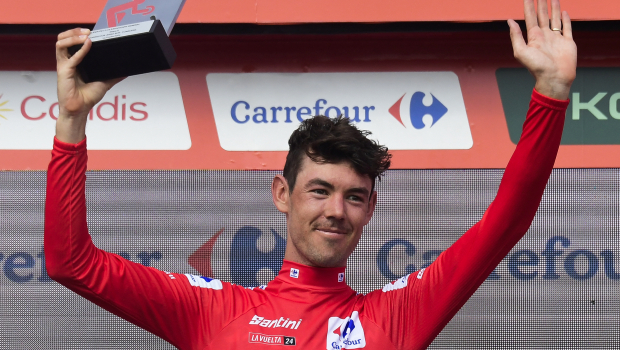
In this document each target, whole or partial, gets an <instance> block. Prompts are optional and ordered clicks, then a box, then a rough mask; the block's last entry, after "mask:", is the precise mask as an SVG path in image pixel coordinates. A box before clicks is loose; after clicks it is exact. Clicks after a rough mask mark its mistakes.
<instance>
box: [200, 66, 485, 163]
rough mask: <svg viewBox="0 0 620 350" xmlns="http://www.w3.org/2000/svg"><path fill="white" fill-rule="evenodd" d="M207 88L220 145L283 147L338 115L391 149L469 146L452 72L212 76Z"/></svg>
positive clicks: (231, 147)
mask: <svg viewBox="0 0 620 350" xmlns="http://www.w3.org/2000/svg"><path fill="white" fill-rule="evenodd" d="M207 85H208V88H209V94H210V98H211V104H212V107H213V115H214V118H215V124H216V127H217V132H218V135H219V140H220V144H221V146H222V148H224V149H225V150H228V151H286V150H288V138H289V137H290V135H291V133H292V132H293V131H294V130H295V129H296V128H297V127H298V126H299V123H301V122H302V121H304V120H305V119H308V118H310V117H312V116H314V115H319V114H322V115H326V116H329V117H336V116H338V115H343V116H345V117H347V118H349V119H350V120H351V121H352V122H354V123H355V124H356V125H357V126H358V127H359V128H360V129H362V130H369V131H371V132H372V136H371V137H372V138H374V139H376V140H378V141H379V142H380V143H382V144H385V145H386V146H388V148H390V149H392V150H416V149H420V150H422V149H469V148H471V147H472V146H473V139H472V136H471V131H470V128H469V121H468V119H467V113H466V111H465V103H464V101H463V95H462V93H461V87H460V85H459V81H458V77H457V76H456V74H454V73H452V72H387V73H379V72H377V73H301V74H292V73H250V74H248V73H243V74H236V73H212V74H208V75H207Z"/></svg>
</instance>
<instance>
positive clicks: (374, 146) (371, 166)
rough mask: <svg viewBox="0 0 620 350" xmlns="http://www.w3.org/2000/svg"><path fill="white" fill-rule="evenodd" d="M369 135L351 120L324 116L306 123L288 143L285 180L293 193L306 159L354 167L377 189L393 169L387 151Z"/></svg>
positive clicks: (304, 122)
mask: <svg viewBox="0 0 620 350" xmlns="http://www.w3.org/2000/svg"><path fill="white" fill-rule="evenodd" d="M370 134H371V132H370V131H365V130H359V129H358V128H357V127H356V126H355V125H353V124H351V123H350V121H349V118H346V117H343V116H339V117H337V118H328V117H325V116H322V115H319V116H315V117H312V118H310V119H306V120H304V121H303V122H302V123H301V125H300V126H299V128H297V130H295V131H294V132H293V134H292V135H291V137H290V139H289V140H288V145H289V152H288V155H287V156H286V163H285V164H284V173H283V175H284V178H285V179H286V181H287V182H288V184H289V191H291V192H292V191H293V188H294V187H295V181H296V180H297V174H298V173H299V171H300V170H301V164H302V161H303V156H304V155H307V156H308V157H309V158H310V159H311V160H312V161H314V162H317V163H331V164H336V163H341V162H346V163H349V164H351V166H352V167H353V169H355V171H356V172H357V173H358V174H361V175H367V176H368V177H369V178H370V180H371V181H372V189H373V190H374V187H375V179H377V178H379V180H380V179H381V175H382V174H383V173H384V172H385V171H386V170H387V169H388V168H389V167H390V159H391V158H392V155H391V154H390V153H388V149H387V147H385V146H383V145H379V144H378V143H377V142H376V141H374V140H370V139H368V137H367V136H368V135H370Z"/></svg>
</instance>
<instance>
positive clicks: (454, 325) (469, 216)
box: [0, 102, 620, 349]
mask: <svg viewBox="0 0 620 350" xmlns="http://www.w3.org/2000/svg"><path fill="white" fill-rule="evenodd" d="M248 103H249V102H248ZM275 174H277V172H275V171H96V172H88V173H87V203H88V222H89V227H90V232H91V234H92V237H93V240H94V242H95V244H96V245H97V246H99V247H100V248H102V249H105V250H107V251H110V252H113V253H117V254H119V255H121V256H123V257H125V258H126V259H129V260H132V261H135V262H138V263H141V264H143V265H146V266H153V267H155V268H158V269H161V270H166V271H174V272H180V273H191V274H198V275H204V276H209V277H215V278H218V279H221V280H225V281H230V282H232V283H235V284H239V285H242V286H246V287H254V286H258V285H261V284H265V283H267V282H268V281H269V280H271V279H272V278H273V277H274V276H275V274H276V273H277V271H278V270H279V268H280V265H281V261H282V258H283V255H284V247H285V242H286V222H285V218H284V215H283V214H281V213H279V212H278V211H277V210H276V209H275V207H274V206H273V204H272V202H271V194H270V192H269V188H270V184H271V180H272V178H273V176H274V175H275ZM501 176H502V171H501V170H480V169H477V170H391V171H388V173H387V175H386V177H385V178H384V179H383V181H381V182H380V183H378V186H377V190H378V194H379V197H378V198H379V203H378V205H377V209H376V212H375V215H374V217H373V219H372V220H371V222H370V224H369V225H368V226H367V227H366V228H365V231H364V234H363V236H362V240H361V242H360V244H359V246H358V247H357V249H356V251H355V252H354V253H353V255H352V256H351V258H350V259H349V261H348V267H347V272H346V273H347V276H346V280H347V282H348V283H349V284H350V285H351V286H352V287H353V288H354V289H355V290H357V291H358V292H360V293H367V292H369V291H372V290H375V289H380V288H382V287H383V286H384V285H385V284H387V283H389V282H390V281H393V280H395V279H397V278H399V277H401V276H403V275H406V274H408V273H411V272H413V271H416V270H419V269H421V268H424V267H426V266H428V264H430V263H432V262H433V261H434V259H435V258H436V257H437V256H438V255H439V254H440V253H441V252H442V251H443V250H445V249H446V248H447V247H449V246H450V245H451V244H452V243H453V242H454V241H456V240H457V239H458V238H459V237H460V236H461V234H463V233H464V232H465V231H466V230H467V229H468V228H469V227H471V226H472V225H473V224H474V223H475V222H477V221H478V220H479V219H480V218H481V216H482V214H483V213H484V211H485V209H486V208H487V206H488V205H489V204H490V203H491V201H492V200H493V198H494V197H495V194H496V191H497V188H498V186H499V182H500V180H501ZM0 188H1V189H2V191H0V207H1V208H2V212H1V215H0V310H2V316H1V317H0V349H35V348H37V349H38V348H41V349H43V348H44V349H71V348H75V349H84V348H97V349H101V348H107V349H113V348H114V349H169V348H171V346H170V345H168V344H167V343H166V342H164V341H163V340H161V339H158V338H156V337H154V336H152V335H150V334H148V333H147V332H145V331H143V330H141V329H139V328H137V327H134V326H132V325H130V324H128V323H127V322H125V321H123V320H121V319H119V318H117V317H116V316H113V315H111V314H109V313H107V312H106V311H103V310H102V309H100V308H98V307H97V306H95V305H93V304H92V303H90V302H88V301H86V300H85V299H83V298H81V297H79V296H77V295H75V294H73V293H72V292H70V291H68V290H67V289H65V288H64V287H62V286H60V285H58V284H57V283H55V282H53V281H52V280H50V279H49V277H48V276H47V273H46V271H45V254H44V252H43V250H42V245H43V219H44V217H43V211H44V193H45V173H44V172H32V171H29V172H0ZM619 217H620V172H619V171H618V169H559V170H555V171H554V172H553V174H552V176H551V179H550V181H549V184H548V186H547V189H546V192H545V195H544V197H543V200H542V203H541V206H540V209H539V211H538V213H537V215H536V217H535V219H534V222H533V224H532V226H531V228H530V230H529V231H528V233H527V234H526V235H525V237H524V238H523V239H522V240H521V241H520V242H519V243H518V244H517V246H516V247H515V248H514V249H513V250H512V251H511V252H510V253H509V254H508V255H507V257H506V258H505V259H504V260H503V261H502V262H501V263H500V265H499V266H498V268H497V269H496V270H495V271H494V272H493V273H492V274H491V276H490V277H489V278H488V280H487V281H486V282H485V283H484V284H483V285H482V286H481V287H480V288H479V290H478V291H477V292H476V293H475V294H474V295H473V297H472V298H471V299H470V300H469V302H468V303H467V304H465V306H464V307H463V308H462V309H461V310H460V311H459V313H458V314H457V315H456V316H455V317H454V319H453V320H452V321H451V322H450V323H449V324H448V326H447V327H446V328H445V329H444V331H443V332H442V333H441V334H440V335H439V336H438V337H437V339H436V340H435V342H434V343H433V344H432V346H431V348H436V349H441V348H451V349H475V348H502V347H505V345H506V344H511V345H510V346H511V347H514V348H583V349H585V348H617V347H618V345H619V343H618V341H619V339H620V319H619V318H618V315H619V314H620V222H619V221H618V218H619ZM213 312H217V310H214V311H213ZM411 312H415V310H411Z"/></svg>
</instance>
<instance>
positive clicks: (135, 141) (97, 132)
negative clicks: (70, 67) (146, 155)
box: [0, 72, 191, 150]
mask: <svg viewBox="0 0 620 350" xmlns="http://www.w3.org/2000/svg"><path fill="white" fill-rule="evenodd" d="M56 86H57V83H56V72H0V149H7V150H9V149H10V150H30V149H32V150H34V149H51V147H52V142H53V137H54V133H55V127H54V125H55V122H56V119H57V118H58V113H59V107H58V97H57V92H56ZM86 132H87V135H88V148H89V149H94V150H185V149H188V148H189V147H190V146H191V139H190V136H189V128H188V125H187V118H186V115H185V107H184V106H183V99H182V97H181V89H180V87H179V81H178V79H177V77H176V75H175V74H174V73H171V72H159V73H151V74H144V75H139V76H135V77H130V78H128V79H126V80H124V81H123V82H121V83H119V84H118V85H116V86H115V87H114V88H112V89H111V90H110V91H108V93H107V94H106V96H105V97H104V98H103V100H101V101H100V102H99V103H98V104H97V105H95V107H94V108H93V109H92V110H91V111H90V114H89V117H88V124H87V129H86Z"/></svg>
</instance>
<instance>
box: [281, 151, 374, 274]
mask: <svg viewBox="0 0 620 350" xmlns="http://www.w3.org/2000/svg"><path fill="white" fill-rule="evenodd" d="M371 188H372V183H371V180H370V178H369V177H368V176H365V175H360V174H358V173H357V172H355V170H354V169H353V168H352V167H351V166H350V164H348V163H338V164H328V163H322V164H319V163H315V162H313V161H312V160H311V159H310V158H308V157H307V156H304V159H303V162H302V166H301V170H300V172H299V173H298V174H297V180H296V182H295V188H294V189H293V191H292V192H290V193H289V188H288V184H287V183H286V180H285V179H284V177H281V176H277V177H276V178H275V179H274V182H273V185H272V193H273V199H274V203H275V204H276V207H277V208H278V210H280V211H281V212H283V213H285V214H286V218H287V228H288V240H287V242H286V253H285V255H284V258H285V259H287V260H291V261H295V262H298V263H302V264H305V265H309V266H321V267H336V266H345V265H346V261H347V258H348V257H349V255H351V253H352V252H353V250H354V249H355V247H356V246H357V243H358V242H359V239H360V237H361V235H362V229H363V228H364V226H365V225H366V224H367V223H368V222H369V221H370V218H371V217H372V213H373V211H374V208H375V204H376V201H377V194H376V192H372V193H371Z"/></svg>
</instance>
